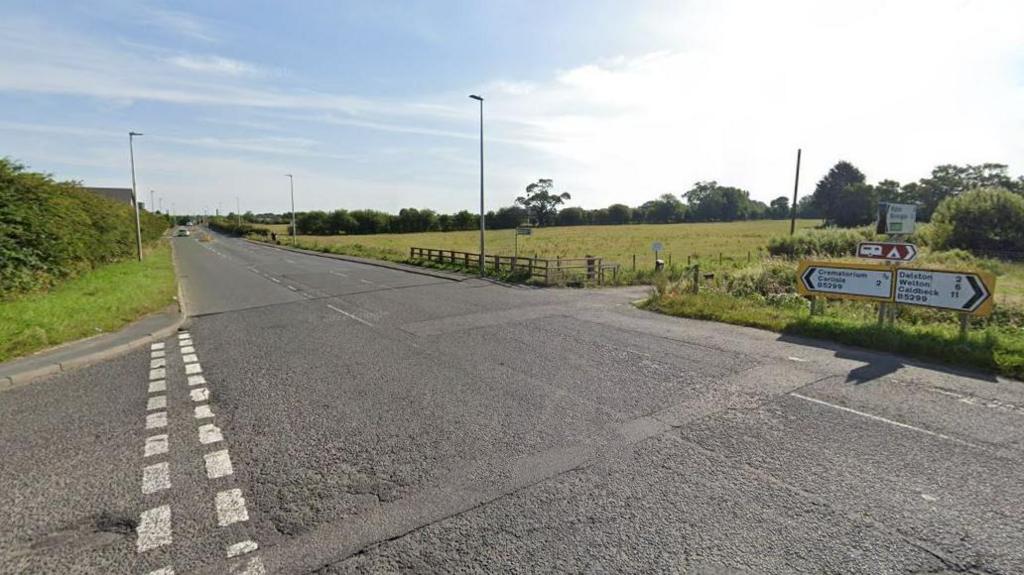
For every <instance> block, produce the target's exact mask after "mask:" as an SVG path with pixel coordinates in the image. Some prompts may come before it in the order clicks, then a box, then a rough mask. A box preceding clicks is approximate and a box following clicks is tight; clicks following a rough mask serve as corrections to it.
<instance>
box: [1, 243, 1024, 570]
mask: <svg viewBox="0 0 1024 575" xmlns="http://www.w3.org/2000/svg"><path fill="white" fill-rule="evenodd" d="M173 241H174V243H175V250H176V254H177V256H176V257H177V259H178V264H179V271H180V273H181V276H182V281H183V282H184V290H185V295H186V300H187V303H188V305H189V311H190V313H191V315H192V316H193V317H192V319H191V320H190V321H189V323H188V324H187V325H186V327H185V328H183V329H184V330H185V331H183V333H181V334H179V335H177V336H175V337H171V338H168V339H167V340H165V341H163V342H160V343H158V344H156V345H155V346H154V348H153V349H145V350H139V351H137V352H133V353H130V354H127V355H124V356H122V357H119V358H117V359H114V360H111V361H107V362H105V363H102V364H98V365H95V366H92V367H89V368H85V369H82V370H79V371H76V372H72V373H68V374H63V375H60V376H57V377H53V378H50V379H47V380H43V381H40V382H37V383H34V384H31V385H28V386H24V387H20V388H17V389H13V390H11V391H8V392H5V393H2V394H0V572H3V573H132V574H147V573H159V574H162V575H166V574H169V573H179V574H181V573H253V574H255V573H371V572H373V573H391V572H415V573H453V572H477V573H500V572H512V573H536V572H559V573H583V572H586V573H604V572H676V573H696V574H713V573H714V574H717V573H750V574H767V573H815V574H817V573H865V574H883V573H902V574H909V573H922V574H923V573H932V574H935V573H984V574H996V573H1002V574H1010V573H1018V574H1019V573H1024V463H1022V462H1024V388H1022V387H1021V385H1022V384H1021V383H1019V382H1012V381H1007V380H999V379H996V378H993V377H986V376H979V375H977V374H974V375H971V374H957V373H954V372H953V371H951V370H946V369H942V368H939V367H936V366H928V365H922V364H916V363H910V362H908V361H906V360H903V359H901V358H898V357H895V356H890V355H886V354H876V353H870V352H864V351H858V350H853V349H851V348H844V347H840V346H831V345H827V344H823V343H820V342H814V341H809V340H797V339H790V338H786V337H780V336H778V335H776V334H771V333H767V332H762V331H757V330H750V329H744V328H738V327H732V326H725V325H719V324H714V323H706V322H699V321H689V320H681V319H678V318H669V317H662V316H658V315H655V314H651V313H648V312H644V311H640V310H637V309H635V308H634V307H632V306H631V305H630V301H631V300H633V299H637V298H639V297H641V296H642V295H643V293H644V292H643V290H642V289H609V290H571V289H551V290H548V289H529V288H523V287H509V286H503V285H499V284H496V283H492V282H487V281H482V280H479V279H465V280H463V281H452V280H449V279H444V278H439V277H432V276H429V275H420V274H412V273H406V272H402V271H397V270H392V269H385V268H380V267H374V266H367V265H362V264H357V263H351V262H343V261H338V260H333V259H328V258H322V257H315V256H308V255H301V254H296V253H291V252H286V251H282V250H278V249H275V248H272V247H267V246H259V245H253V244H249V243H246V242H243V241H241V240H236V239H227V238H222V237H216V238H215V241H212V242H208V243H201V242H199V241H197V240H196V239H194V238H175V239H174V240H173ZM950 353H956V350H955V349H951V350H950Z"/></svg>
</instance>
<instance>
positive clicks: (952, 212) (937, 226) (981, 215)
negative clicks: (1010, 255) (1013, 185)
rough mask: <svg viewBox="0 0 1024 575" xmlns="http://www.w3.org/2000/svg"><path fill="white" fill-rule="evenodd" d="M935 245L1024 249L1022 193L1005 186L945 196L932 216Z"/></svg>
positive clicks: (989, 248) (1000, 250)
mask: <svg viewBox="0 0 1024 575" xmlns="http://www.w3.org/2000/svg"><path fill="white" fill-rule="evenodd" d="M932 224H933V225H932V243H933V245H934V246H935V247H936V248H939V249H949V248H962V249H967V250H977V251H996V252H1003V251H1013V252H1021V251H1024V196H1021V195H1020V194H1016V193H1013V192H1010V191H1009V190H1006V189H1004V188H978V189H975V190H972V191H969V192H965V193H963V194H960V195H958V196H954V197H950V198H946V199H945V200H943V201H942V203H941V204H939V206H938V207H937V208H936V209H935V214H934V217H932Z"/></svg>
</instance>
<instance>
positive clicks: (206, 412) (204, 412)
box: [195, 404, 213, 419]
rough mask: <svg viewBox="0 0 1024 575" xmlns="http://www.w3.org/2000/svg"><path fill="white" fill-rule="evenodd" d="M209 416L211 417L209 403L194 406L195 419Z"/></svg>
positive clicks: (211, 412)
mask: <svg viewBox="0 0 1024 575" xmlns="http://www.w3.org/2000/svg"><path fill="white" fill-rule="evenodd" d="M211 417H213V411H212V410H211V409H210V406H209V405H206V404H203V405H197V406H196V408H195V418H196V419H210V418H211Z"/></svg>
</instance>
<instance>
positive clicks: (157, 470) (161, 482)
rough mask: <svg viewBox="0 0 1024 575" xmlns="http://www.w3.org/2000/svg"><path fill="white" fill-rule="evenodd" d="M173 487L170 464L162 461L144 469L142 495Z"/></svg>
mask: <svg viewBox="0 0 1024 575" xmlns="http://www.w3.org/2000/svg"><path fill="white" fill-rule="evenodd" d="M170 487H171V474H170V469H169V466H168V463H167V462H166V461H162V462H160V463H154V464H153V465H147V466H146V467H144V468H143V469H142V493H143V494H144V495H149V494H150V493H156V492H157V491H161V490H164V489H170Z"/></svg>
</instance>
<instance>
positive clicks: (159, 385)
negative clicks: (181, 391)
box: [149, 379, 167, 393]
mask: <svg viewBox="0 0 1024 575" xmlns="http://www.w3.org/2000/svg"><path fill="white" fill-rule="evenodd" d="M161 391H167V382H166V381H164V380H162V379H158V380H156V381H151V382H149V393H160V392H161Z"/></svg>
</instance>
